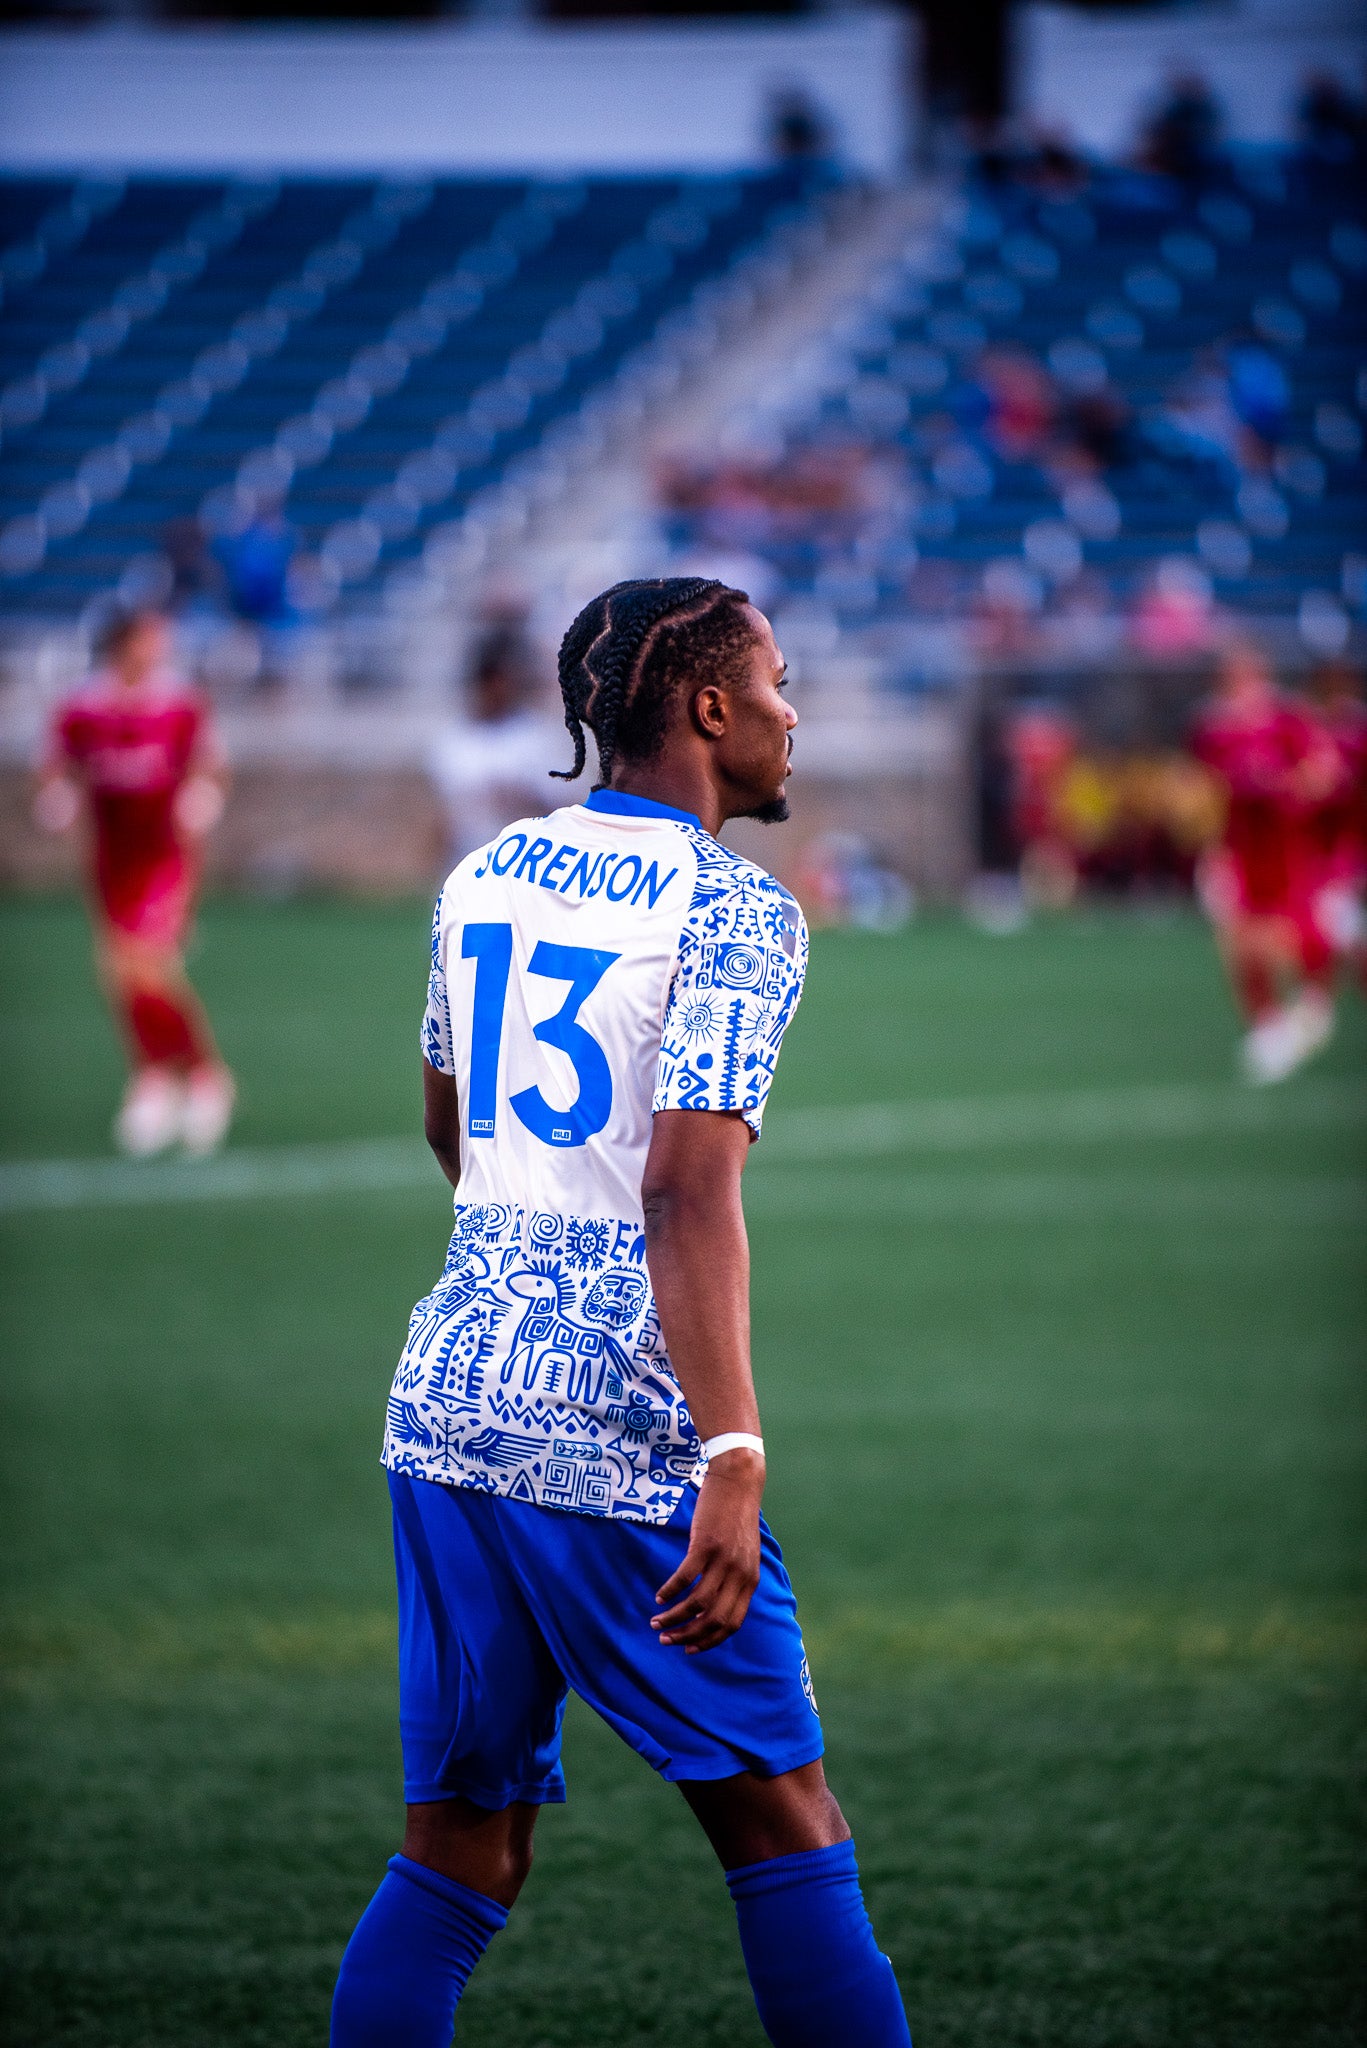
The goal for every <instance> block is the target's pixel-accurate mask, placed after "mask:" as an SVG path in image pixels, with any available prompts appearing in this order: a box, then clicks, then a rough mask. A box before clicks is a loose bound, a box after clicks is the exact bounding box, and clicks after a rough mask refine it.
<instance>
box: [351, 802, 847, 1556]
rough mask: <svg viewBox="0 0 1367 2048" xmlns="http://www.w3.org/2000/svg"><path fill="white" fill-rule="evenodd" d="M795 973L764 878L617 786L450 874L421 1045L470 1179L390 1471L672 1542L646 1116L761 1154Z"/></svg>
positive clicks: (785, 922)
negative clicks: (738, 1139) (732, 1129)
mask: <svg viewBox="0 0 1367 2048" xmlns="http://www.w3.org/2000/svg"><path fill="white" fill-rule="evenodd" d="M806 961H807V929H806V925H805V923H804V922H803V918H802V913H801V911H800V910H799V909H798V906H797V904H796V903H795V902H794V901H793V898H792V897H791V896H790V895H789V894H788V892H787V890H786V889H783V888H781V887H780V885H779V884H778V883H777V882H776V881H775V880H774V879H773V877H772V876H771V875H767V874H765V873H764V872H763V870H762V869H760V868H757V867H755V866H753V864H752V863H751V862H749V861H747V860H742V859H741V858H740V857H739V855H737V854H734V853H731V852H729V851H728V850H727V848H725V847H724V846H721V845H719V844H718V842H717V841H716V840H715V839H714V838H713V837H712V836H711V834H710V833H708V832H704V831H703V829H702V827H701V825H700V824H699V822H698V820H697V819H696V818H695V817H693V816H692V814H691V813H689V812H686V811H676V810H672V809H670V808H668V807H667V806H666V805H664V804H657V803H652V802H650V801H648V800H647V799H645V798H643V797H633V796H625V795H622V794H621V793H620V792H618V791H616V790H600V791H598V792H597V793H596V794H595V795H593V796H592V797H590V798H589V800H588V802H587V803H583V804H573V805H570V806H568V807H567V808H566V809H564V810H560V811H554V812H552V813H551V815H550V816H549V817H546V818H529V819H524V820H523V821H522V822H521V823H519V824H517V825H514V826H511V827H510V828H509V830H508V831H507V832H505V833H504V834H503V835H502V836H501V837H500V838H499V839H498V840H496V841H494V842H492V843H491V844H490V845H488V846H486V847H484V848H482V849H481V850H480V851H479V852H477V853H473V854H471V855H469V856H468V858H467V859H465V860H463V861H462V862H461V864H460V866H459V867H457V868H456V869H455V871H454V872H453V873H452V874H451V875H450V876H449V877H448V879H447V882H446V886H445V887H444V888H443V890H442V892H441V895H440V897H439V898H438V901H437V909H436V916H435V918H434V920H433V924H432V976H431V985H430V989H429V994H428V1002H427V1013H426V1016H425V1017H424V1020H423V1048H422V1049H423V1056H424V1058H425V1059H426V1060H427V1062H428V1064H429V1065H430V1066H432V1067H435V1068H436V1069H437V1070H438V1071H439V1072H441V1073H446V1074H453V1075H454V1076H455V1079H456V1082H457V1087H458V1093H459V1099H460V1111H461V1148H460V1149H461V1180H460V1190H459V1195H458V1198H457V1200H456V1205H455V1209H456V1229H455V1235H454V1237H453V1238H452V1240H451V1247H450V1251H449V1253H448V1256H447V1260H446V1268H445V1271H444V1272H443V1274H442V1277H441V1279H440V1280H439V1281H438V1283H437V1285H436V1286H435V1287H434V1288H433V1290H432V1292H431V1293H430V1294H429V1295H427V1296H426V1297H425V1298H424V1299H423V1300H422V1301H420V1302H419V1303H418V1305H417V1307H416V1308H415V1309H414V1311H413V1317H412V1321H411V1323H410V1325H409V1331H408V1341H407V1343H406V1345H405V1347H404V1352H403V1356H402V1358H401V1359H400V1361H399V1368H398V1371H397V1373H396V1375H395V1378H394V1385H393V1389H392V1392H391V1395H390V1401H389V1422H388V1428H387V1430H386V1433H385V1443H384V1462H385V1464H386V1465H388V1466H389V1467H390V1469H391V1470H392V1471H396V1472H408V1473H412V1474H413V1475H414V1476H416V1477H418V1478H423V1479H434V1480H440V1481H444V1482H445V1483H446V1484H448V1485H457V1486H475V1487H480V1488H482V1489H483V1490H484V1491H486V1492H490V1493H498V1494H506V1495H508V1496H509V1497H510V1498H512V1499H515V1500H526V1501H535V1502H539V1503H541V1504H542V1505H544V1506H549V1507H560V1508H569V1509H573V1510H575V1511H577V1512H579V1513H581V1514H600V1515H619V1516H623V1517H626V1518H627V1519H629V1520H633V1521H644V1522H665V1521H668V1519H669V1517H670V1515H671V1514H672V1513H673V1512H674V1509H675V1508H676V1507H677V1505H678V1503H679V1499H680V1496H681V1494H682V1491H683V1488H684V1486H685V1485H686V1484H687V1483H688V1482H689V1481H690V1480H691V1479H694V1478H695V1477H699V1476H700V1474H701V1468H700V1465H699V1454H700V1446H699V1442H698V1437H697V1433H696V1431H695V1430H694V1427H693V1424H692V1421H691V1420H690V1418H689V1414H688V1409H687V1407H686V1405H685V1402H684V1399H683V1395H682V1393H681V1391H680V1388H679V1384H678V1381H677V1380H676V1379H675V1377H674V1373H673V1371H672V1369H671V1367H670V1363H669V1358H668V1355H667V1353H666V1351H665V1346H664V1342H663V1339H662V1337H661V1334H660V1324H659V1318H658V1316H657V1315H656V1312H655V1304H654V1300H653V1298H652V1295H651V1289H650V1277H649V1274H648V1272H647V1270H646V1261H645V1224H644V1218H643V1213H642V1208H641V1179H642V1175H643V1173H644V1170H645V1161H646V1151H647V1148H648V1146H649V1143H650V1129H651V1118H652V1115H653V1114H654V1112H655V1111H656V1110H659V1109H714V1110H737V1111H739V1112H740V1113H741V1114H742V1115H743V1116H744V1117H745V1119H746V1121H747V1122H748V1123H749V1125H750V1127H751V1129H752V1131H753V1132H754V1133H755V1135H756V1136H758V1135H759V1129H760V1121H761V1118H762V1116H763V1113H764V1103H765V1098H766V1096H767V1095H768V1092H769V1084H770V1082H771V1081H772V1079H773V1075H774V1067H775V1065H776V1063H777V1060H778V1052H779V1046H780V1043H781V1041H782V1038H783V1033H784V1031H785V1029H786V1028H787V1025H788V1021H789V1019H790V1018H791V1016H792V1014H793V1011H794V1009H795V1008H796V1007H797V1000H798V997H799V995H800V994H801V992H802V977H803V973H804V971H805V968H806Z"/></svg>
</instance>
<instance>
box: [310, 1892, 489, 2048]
mask: <svg viewBox="0 0 1367 2048" xmlns="http://www.w3.org/2000/svg"><path fill="white" fill-rule="evenodd" d="M507 1921H508V1908H507V1907H506V1906H500V1905H499V1903H498V1901H497V1899H489V1898H486V1897H485V1896H484V1893H483V1892H473V1891H471V1890H470V1887H469V1886H468V1885H464V1884H457V1883H456V1881H455V1879H454V1878H450V1877H442V1876H440V1875H439V1873H438V1872H437V1871H435V1870H429V1869H428V1868H427V1866H426V1865H425V1864H423V1863H414V1862H413V1861H412V1860H411V1858H409V1857H407V1856H391V1857H390V1859H389V1875H388V1876H387V1877H386V1878H385V1881H384V1883H383V1884H382V1885H381V1886H380V1889H379V1890H378V1891H377V1892H376V1894H375V1896H374V1898H373V1899H372V1900H371V1901H370V1904H369V1905H368V1906H367V1907H366V1909H365V1911H364V1913H362V1915H361V1917H360V1920H359V1921H358V1923H357V1926H356V1932H355V1933H354V1934H353V1935H352V1937H351V1940H350V1941H349V1942H348V1943H347V1949H346V1954H345V1955H344V1956H343V1957H342V1967H341V1969H340V1970H339V1971H338V1973H337V1989H336V1991H335V1992H334V1993H333V1998H332V2036H331V2039H332V2048H451V2029H452V2027H453V2026H454V2024H455V2018H456V2006H457V2005H458V2004H459V2002H460V1994H461V1992H462V1991H463V1990H464V1989H465V1986H466V1983H467V1982H468V1980H469V1976H470V1972H471V1971H472V1970H473V1969H474V1967H475V1964H476V1963H477V1962H478V1961H479V1959H480V1957H481V1956H482V1955H483V1954H484V1951H485V1949H486V1948H487V1947H488V1946H489V1943H490V1942H491V1941H492V1940H493V1938H494V1936H495V1935H496V1934H497V1933H498V1930H499V1929H500V1927H504V1926H506V1925H507Z"/></svg>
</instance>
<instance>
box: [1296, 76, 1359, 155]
mask: <svg viewBox="0 0 1367 2048" xmlns="http://www.w3.org/2000/svg"><path fill="white" fill-rule="evenodd" d="M1297 115H1298V118H1299V123H1300V131H1301V134H1302V136H1303V137H1304V140H1305V147H1306V151H1307V153H1308V154H1309V155H1310V156H1311V157H1312V158H1314V159H1315V160H1316V161H1318V162H1319V163H1321V164H1324V165H1327V166H1330V167H1332V168H1334V169H1343V168H1345V167H1346V166H1347V165H1349V164H1351V163H1354V162H1358V161H1361V160H1362V159H1363V157H1364V156H1367V104H1365V103H1364V102H1363V101H1362V100H1360V99H1354V98H1353V95H1352V94H1351V93H1350V92H1349V91H1348V89H1347V87H1346V86H1345V85H1344V84H1343V82H1342V80H1341V79H1338V78H1335V77H1334V76H1333V75H1332V73H1329V72H1318V73H1316V74H1315V75H1314V76H1312V77H1310V78H1308V79H1307V80H1306V82H1305V91H1304V93H1303V94H1302V96H1301V103H1300V106H1299V107H1298V109H1297Z"/></svg>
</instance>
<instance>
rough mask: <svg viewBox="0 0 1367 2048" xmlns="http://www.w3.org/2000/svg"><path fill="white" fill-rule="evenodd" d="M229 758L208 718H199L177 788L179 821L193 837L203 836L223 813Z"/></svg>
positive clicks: (183, 829)
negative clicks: (180, 781) (181, 780)
mask: <svg viewBox="0 0 1367 2048" xmlns="http://www.w3.org/2000/svg"><path fill="white" fill-rule="evenodd" d="M229 780H230V777H229V774H228V759H227V756H226V754H225V753H224V752H223V749H222V747H221V746H220V744H219V740H218V735H217V733H216V732H215V731H214V728H213V726H212V725H211V724H210V723H209V721H208V719H207V718H203V719H201V721H200V724H199V727H198V729H197V731H196V734H195V743H194V747H193V750H192V752H191V755H190V760H189V763H188V765H187V767H186V771H185V780H184V781H183V782H182V783H181V785H180V788H179V789H178V790H177V791H176V799H175V807H176V823H177V824H178V825H179V826H180V829H181V831H182V832H184V833H185V834H186V835H187V837H188V838H190V839H203V838H204V837H205V835H206V834H207V833H209V832H212V831H213V829H214V826H215V825H216V824H217V823H218V821H219V819H220V818H221V817H222V816H223V807H224V805H225V804H226V803H227V801H228V784H229Z"/></svg>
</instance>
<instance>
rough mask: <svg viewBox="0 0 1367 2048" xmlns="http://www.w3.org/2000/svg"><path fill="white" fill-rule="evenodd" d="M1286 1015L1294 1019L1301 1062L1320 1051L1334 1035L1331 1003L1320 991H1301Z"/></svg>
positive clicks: (1313, 989) (1332, 1006)
mask: <svg viewBox="0 0 1367 2048" xmlns="http://www.w3.org/2000/svg"><path fill="white" fill-rule="evenodd" d="M1287 1015H1288V1016H1290V1017H1293V1018H1294V1019H1295V1028H1296V1033H1297V1035H1298V1037H1299V1040H1300V1047H1301V1058H1302V1059H1303V1060H1308V1059H1309V1058H1310V1057H1311V1056H1312V1054H1314V1053H1317V1052H1320V1051H1322V1050H1323V1048H1324V1047H1325V1046H1326V1045H1328V1043H1329V1041H1330V1039H1331V1038H1332V1037H1333V1035H1334V1005H1333V1001H1332V999H1331V998H1330V997H1329V996H1327V995H1325V994H1324V993H1323V991H1322V990H1320V989H1317V988H1308V989H1305V990H1303V991H1302V993H1301V994H1300V995H1298V996H1297V998H1296V1000H1295V1002H1294V1003H1292V1005H1291V1008H1290V1010H1289V1011H1288V1012H1287Z"/></svg>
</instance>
